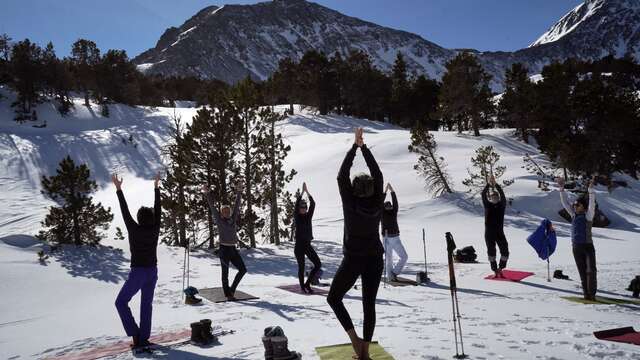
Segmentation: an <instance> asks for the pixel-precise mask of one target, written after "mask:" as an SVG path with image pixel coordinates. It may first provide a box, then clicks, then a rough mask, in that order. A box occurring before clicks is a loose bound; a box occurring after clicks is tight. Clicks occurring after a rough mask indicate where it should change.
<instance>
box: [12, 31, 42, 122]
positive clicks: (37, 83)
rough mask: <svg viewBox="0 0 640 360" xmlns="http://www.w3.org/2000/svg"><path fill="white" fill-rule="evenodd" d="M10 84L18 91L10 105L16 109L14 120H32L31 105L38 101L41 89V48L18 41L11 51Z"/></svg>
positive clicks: (24, 41) (27, 40)
mask: <svg viewBox="0 0 640 360" xmlns="http://www.w3.org/2000/svg"><path fill="white" fill-rule="evenodd" d="M10 66H11V74H12V75H13V80H12V84H13V87H14V89H15V90H16V92H17V93H18V98H17V100H16V101H15V102H14V103H13V104H12V106H14V107H17V109H16V121H18V122H23V121H25V120H32V117H31V114H32V113H33V107H34V106H35V105H36V104H38V103H39V102H40V97H41V94H40V92H41V91H42V84H43V79H42V49H41V48H40V47H39V46H38V45H37V44H34V43H32V42H31V41H29V39H26V40H23V41H19V42H17V43H15V44H14V45H13V48H12V51H11V64H10Z"/></svg>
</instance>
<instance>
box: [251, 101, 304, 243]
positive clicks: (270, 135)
mask: <svg viewBox="0 0 640 360" xmlns="http://www.w3.org/2000/svg"><path fill="white" fill-rule="evenodd" d="M258 116H259V117H260V119H261V120H262V121H264V122H265V123H266V124H267V125H268V126H267V129H268V130H267V136H266V138H265V140H266V144H265V145H266V149H267V152H266V154H267V165H266V167H265V168H266V176H264V177H263V181H264V182H265V189H266V191H265V194H266V196H267V198H268V211H269V226H268V227H265V231H264V232H265V235H266V237H267V238H268V239H269V240H270V242H271V243H273V244H276V245H280V238H281V237H285V238H286V237H287V234H288V231H289V227H290V224H291V218H290V217H287V209H290V208H291V194H290V193H289V192H288V191H286V190H285V186H286V184H287V183H289V182H290V181H291V180H292V179H293V177H294V176H295V174H296V171H295V170H293V169H292V170H291V171H289V172H286V171H285V170H284V160H285V159H286V157H287V155H288V153H289V151H291V146H289V145H286V144H285V143H284V141H283V139H282V134H280V133H277V132H276V129H275V126H276V123H277V122H278V121H281V120H283V119H284V116H283V115H280V114H278V113H276V112H274V111H273V110H272V109H271V108H269V107H264V108H262V109H261V110H260V112H259V114H258ZM283 215H284V216H283Z"/></svg>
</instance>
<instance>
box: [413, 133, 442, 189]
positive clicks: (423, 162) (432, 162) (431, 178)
mask: <svg viewBox="0 0 640 360" xmlns="http://www.w3.org/2000/svg"><path fill="white" fill-rule="evenodd" d="M409 151H411V152H413V153H416V154H418V155H419V156H418V163H417V164H416V165H414V166H413V168H414V169H415V170H416V171H417V172H418V174H420V176H422V177H423V178H424V182H425V188H426V190H427V191H428V192H431V193H433V194H434V195H435V196H440V195H442V194H444V193H449V194H451V193H453V191H452V190H451V187H450V186H449V183H450V182H451V178H450V176H449V174H448V173H447V169H446V163H445V161H444V158H443V157H440V156H438V153H437V152H438V144H437V143H436V140H435V139H434V137H433V135H432V134H431V133H429V130H427V129H424V128H423V127H422V126H421V125H420V124H419V123H418V125H417V126H416V127H414V128H413V129H412V130H411V145H409Z"/></svg>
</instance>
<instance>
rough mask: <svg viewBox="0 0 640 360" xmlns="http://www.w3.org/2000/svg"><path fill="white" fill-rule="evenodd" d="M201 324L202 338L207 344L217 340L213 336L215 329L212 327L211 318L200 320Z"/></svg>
mask: <svg viewBox="0 0 640 360" xmlns="http://www.w3.org/2000/svg"><path fill="white" fill-rule="evenodd" d="M200 324H201V325H202V339H203V340H204V343H205V344H211V342H213V341H214V340H215V338H216V337H215V336H213V330H212V329H211V320H209V319H203V320H200Z"/></svg>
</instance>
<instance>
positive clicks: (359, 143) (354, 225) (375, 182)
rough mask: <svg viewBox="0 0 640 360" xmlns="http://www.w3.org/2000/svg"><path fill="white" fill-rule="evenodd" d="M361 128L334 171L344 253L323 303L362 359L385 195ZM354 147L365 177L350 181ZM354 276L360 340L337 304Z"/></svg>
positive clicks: (371, 323) (376, 282)
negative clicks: (360, 309) (358, 285)
mask: <svg viewBox="0 0 640 360" xmlns="http://www.w3.org/2000/svg"><path fill="white" fill-rule="evenodd" d="M363 132H364V130H363V129H362V128H357V129H356V130H355V142H354V144H353V146H352V147H351V149H350V150H349V151H348V152H347V155H346V156H345V158H344V161H343V162H342V166H341V167H340V171H339V173H338V188H339V190H340V197H341V199H342V211H343V215H344V235H343V253H344V257H343V259H342V263H341V264H340V267H339V268H338V270H337V272H336V274H335V276H334V278H333V282H332V283H331V288H330V290H329V294H328V296H327V302H328V303H329V305H330V306H331V308H332V309H333V311H334V313H335V314H336V317H337V318H338V320H339V321H340V324H341V325H342V327H343V328H344V330H345V331H346V332H347V334H348V335H349V339H350V340H351V345H352V346H353V349H354V350H355V352H356V355H357V356H358V358H359V359H363V360H366V359H369V344H370V343H371V339H372V337H373V332H374V329H375V326H376V297H377V294H378V288H379V286H380V280H381V278H382V271H383V268H384V261H383V258H382V255H383V253H384V249H383V246H382V243H381V241H380V236H379V234H378V229H379V227H380V220H381V218H382V211H383V202H384V197H385V194H384V192H383V189H382V186H383V177H382V172H381V171H380V168H379V167H378V164H377V163H376V160H375V159H374V157H373V154H371V151H370V150H369V148H368V147H367V146H366V145H365V143H364V139H363ZM358 149H360V151H361V152H362V155H363V157H364V160H365V162H366V164H367V167H368V168H369V172H370V175H369V174H364V173H362V174H358V175H356V176H355V178H354V179H353V181H351V180H350V175H349V173H350V171H351V166H352V165H353V160H354V158H355V156H356V151H357V150H358ZM359 276H360V277H361V278H362V306H363V312H364V321H363V338H360V337H358V335H357V333H356V331H355V329H354V326H353V322H352V321H351V317H350V316H349V312H348V311H347V309H346V308H345V306H344V303H343V299H344V296H345V294H346V293H347V291H349V289H351V288H352V287H353V285H354V284H355V282H356V280H357V279H358V277H359Z"/></svg>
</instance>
